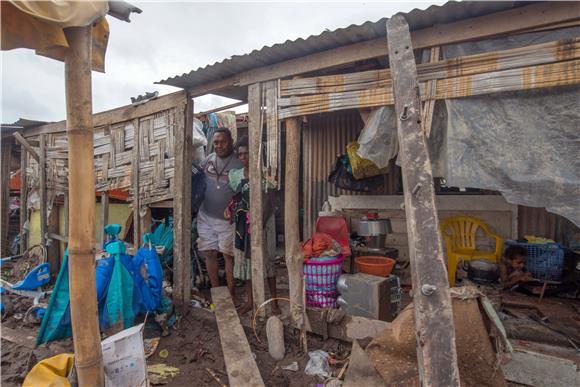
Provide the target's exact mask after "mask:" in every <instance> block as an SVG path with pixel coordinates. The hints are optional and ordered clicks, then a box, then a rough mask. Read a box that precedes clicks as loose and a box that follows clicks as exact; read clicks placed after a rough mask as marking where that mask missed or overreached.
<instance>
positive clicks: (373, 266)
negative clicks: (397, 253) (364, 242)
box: [354, 255, 397, 277]
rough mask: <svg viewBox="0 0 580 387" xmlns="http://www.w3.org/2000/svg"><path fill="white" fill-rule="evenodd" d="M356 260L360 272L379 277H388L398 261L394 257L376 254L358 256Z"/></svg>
mask: <svg viewBox="0 0 580 387" xmlns="http://www.w3.org/2000/svg"><path fill="white" fill-rule="evenodd" d="M354 261H355V263H356V267H357V268H358V271H359V272H361V273H365V274H370V275H376V276H379V277H388V276H389V274H391V272H392V271H393V267H394V266H395V263H397V261H395V260H394V259H392V258H387V257H380V256H374V255H370V256H361V257H357V258H355V260H354Z"/></svg>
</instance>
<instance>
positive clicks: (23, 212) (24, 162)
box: [20, 148, 28, 254]
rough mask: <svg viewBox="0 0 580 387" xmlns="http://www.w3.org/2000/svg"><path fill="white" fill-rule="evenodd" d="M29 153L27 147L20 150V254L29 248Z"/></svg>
mask: <svg viewBox="0 0 580 387" xmlns="http://www.w3.org/2000/svg"><path fill="white" fill-rule="evenodd" d="M26 168H28V154H27V153H26V150H25V148H22V149H21V151H20V254H24V252H25V251H26V249H27V248H28V232H27V231H25V230H24V224H25V223H26V221H27V220H28V183H27V179H28V176H27V175H26Z"/></svg>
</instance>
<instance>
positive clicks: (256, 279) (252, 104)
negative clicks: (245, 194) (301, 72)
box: [248, 84, 266, 317]
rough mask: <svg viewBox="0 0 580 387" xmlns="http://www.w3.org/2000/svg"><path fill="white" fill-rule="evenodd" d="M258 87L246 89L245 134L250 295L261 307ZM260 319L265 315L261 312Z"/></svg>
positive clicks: (262, 246) (262, 252)
mask: <svg viewBox="0 0 580 387" xmlns="http://www.w3.org/2000/svg"><path fill="white" fill-rule="evenodd" d="M261 105H262V102H261V85H259V84H253V85H250V86H249V87H248V132H249V137H250V166H249V169H250V208H251V210H252V213H251V216H250V222H251V228H252V237H251V238H250V241H251V245H252V292H253V296H254V297H253V298H254V306H256V305H261V304H262V303H263V302H264V301H265V300H266V292H265V289H264V280H265V275H264V272H265V270H264V256H265V251H266V241H265V238H264V219H263V212H262V201H263V195H264V194H263V191H262V146H261V144H262V127H263V121H262V112H261ZM259 315H260V316H262V317H263V316H264V315H265V310H264V309H261V310H260V312H259Z"/></svg>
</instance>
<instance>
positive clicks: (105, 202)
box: [99, 192, 109, 244]
mask: <svg viewBox="0 0 580 387" xmlns="http://www.w3.org/2000/svg"><path fill="white" fill-rule="evenodd" d="M108 223H109V193H108V192H102V193H101V229H100V230H99V235H100V238H99V239H100V241H101V244H103V243H105V238H106V237H107V236H106V235H105V226H106V225H107V224H108Z"/></svg>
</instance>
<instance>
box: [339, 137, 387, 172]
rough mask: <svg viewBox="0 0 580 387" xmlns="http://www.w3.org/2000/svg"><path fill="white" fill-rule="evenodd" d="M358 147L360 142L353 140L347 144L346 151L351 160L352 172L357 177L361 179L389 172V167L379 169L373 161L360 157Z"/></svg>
mask: <svg viewBox="0 0 580 387" xmlns="http://www.w3.org/2000/svg"><path fill="white" fill-rule="evenodd" d="M358 148H359V144H358V142H356V141H353V142H351V143H349V144H348V145H347V146H346V153H347V154H348V160H349V161H350V165H351V167H352V174H353V176H354V178H355V179H357V180H360V179H364V178H366V177H373V176H377V175H382V174H385V173H387V172H388V170H389V169H388V168H382V169H379V167H377V166H376V164H375V163H373V162H372V161H370V160H367V159H363V158H362V157H360V156H359V155H358V153H357V151H358Z"/></svg>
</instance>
